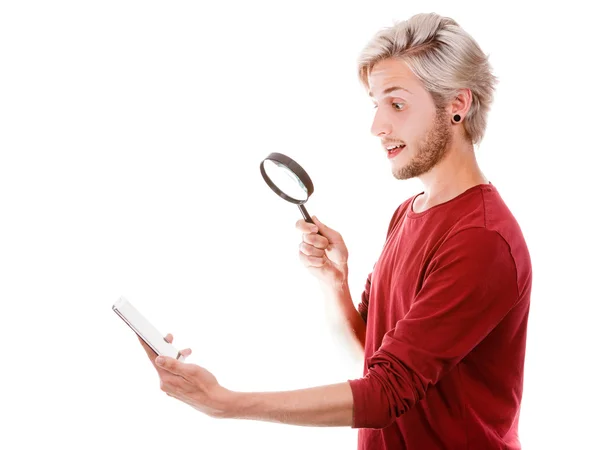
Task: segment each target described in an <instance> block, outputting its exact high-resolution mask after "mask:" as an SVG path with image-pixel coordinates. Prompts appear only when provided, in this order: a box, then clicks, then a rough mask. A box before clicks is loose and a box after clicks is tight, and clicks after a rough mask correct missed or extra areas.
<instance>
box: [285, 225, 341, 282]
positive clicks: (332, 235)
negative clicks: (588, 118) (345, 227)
mask: <svg viewBox="0 0 600 450" xmlns="http://www.w3.org/2000/svg"><path fill="white" fill-rule="evenodd" d="M312 220H313V221H314V222H315V223H314V224H311V223H308V222H306V221H305V220H303V219H300V220H299V221H298V222H296V228H297V229H298V230H300V231H301V232H302V243H301V244H300V251H299V257H300V261H301V262H302V263H303V264H304V266H305V267H306V268H307V269H308V271H309V272H310V273H311V274H313V275H314V276H316V277H317V278H318V279H319V280H320V281H322V282H324V283H325V284H326V285H329V286H330V287H332V288H335V287H337V286H338V285H339V284H341V283H343V282H346V281H347V279H348V249H347V248H346V244H345V243H344V239H343V238H342V236H341V235H340V233H338V232H337V231H335V230H332V229H331V228H329V227H328V226H326V225H324V224H323V223H322V222H321V221H319V219H317V218H316V217H315V216H312ZM319 233H320V234H319Z"/></svg>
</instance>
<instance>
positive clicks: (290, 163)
mask: <svg viewBox="0 0 600 450" xmlns="http://www.w3.org/2000/svg"><path fill="white" fill-rule="evenodd" d="M267 160H271V161H274V162H277V163H279V164H283V165H284V166H285V167H287V168H288V169H289V170H290V171H291V172H293V173H294V175H296V176H297V177H298V178H299V179H300V181H301V182H302V184H304V187H306V190H307V194H308V195H307V196H306V200H298V199H295V198H293V197H290V196H289V195H287V194H286V193H285V192H283V191H281V190H280V189H279V188H278V187H277V186H276V185H275V183H273V181H271V179H270V178H269V176H268V175H267V172H266V171H265V166H264V164H265V161H267ZM260 173H261V175H262V177H263V178H264V180H265V182H266V183H267V184H268V185H269V187H270V188H271V189H272V190H273V192H275V193H276V194H277V195H279V196H280V197H281V198H283V199H284V200H287V201H288V202H290V203H294V204H295V205H302V204H304V203H306V201H307V200H308V199H309V198H310V196H311V195H312V193H313V192H314V190H315V188H314V186H313V183H312V180H311V179H310V177H309V176H308V173H306V171H305V170H304V169H303V168H302V166H300V164H298V163H297V162H296V161H294V160H293V159H292V158H290V157H289V156H286V155H284V154H282V153H276V152H274V153H271V154H270V155H269V156H267V157H266V158H265V159H264V160H263V161H262V162H261V163H260Z"/></svg>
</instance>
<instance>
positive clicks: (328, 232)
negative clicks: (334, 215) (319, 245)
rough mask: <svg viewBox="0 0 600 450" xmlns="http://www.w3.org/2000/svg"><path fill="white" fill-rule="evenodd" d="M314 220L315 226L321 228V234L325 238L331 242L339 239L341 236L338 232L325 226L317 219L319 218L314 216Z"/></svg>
mask: <svg viewBox="0 0 600 450" xmlns="http://www.w3.org/2000/svg"><path fill="white" fill-rule="evenodd" d="M312 220H313V221H314V222H315V225H316V226H317V227H319V232H320V233H321V234H322V235H323V236H325V237H326V238H327V239H329V240H332V239H337V237H338V236H339V233H338V232H337V231H335V230H332V229H331V228H329V227H328V226H327V225H325V224H324V223H323V222H321V221H320V220H319V219H317V216H312Z"/></svg>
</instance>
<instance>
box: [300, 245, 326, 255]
mask: <svg viewBox="0 0 600 450" xmlns="http://www.w3.org/2000/svg"><path fill="white" fill-rule="evenodd" d="M300 251H301V252H302V253H304V254H305V255H307V256H318V257H323V256H325V250H322V249H320V248H317V247H314V246H312V245H309V244H307V243H306V242H302V243H301V244H300Z"/></svg>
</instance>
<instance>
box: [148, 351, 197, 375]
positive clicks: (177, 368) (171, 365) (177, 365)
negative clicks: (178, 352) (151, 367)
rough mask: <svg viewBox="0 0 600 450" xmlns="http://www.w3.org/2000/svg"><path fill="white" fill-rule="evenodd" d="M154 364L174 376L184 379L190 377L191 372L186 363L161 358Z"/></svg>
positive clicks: (164, 357)
mask: <svg viewBox="0 0 600 450" xmlns="http://www.w3.org/2000/svg"><path fill="white" fill-rule="evenodd" d="M154 362H155V364H156V365H157V366H158V367H160V368H161V369H164V370H166V371H167V372H170V373H172V374H174V375H179V376H180V377H184V378H185V377H186V375H189V370H188V369H187V367H186V366H187V364H186V363H184V362H181V361H178V360H176V359H174V358H170V357H169V356H164V355H163V356H159V357H157V358H156V359H155V360H154Z"/></svg>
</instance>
